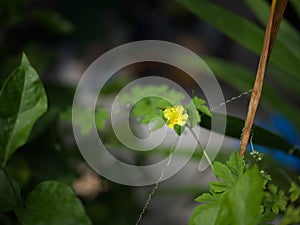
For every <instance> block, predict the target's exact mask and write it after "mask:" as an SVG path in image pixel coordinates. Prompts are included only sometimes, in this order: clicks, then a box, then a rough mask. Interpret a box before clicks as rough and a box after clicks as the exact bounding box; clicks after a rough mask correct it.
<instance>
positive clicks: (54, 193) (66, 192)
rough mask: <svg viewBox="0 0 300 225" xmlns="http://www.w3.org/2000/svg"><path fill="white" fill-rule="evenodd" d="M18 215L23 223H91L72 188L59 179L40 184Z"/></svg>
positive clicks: (35, 224) (49, 224) (66, 224)
mask: <svg viewBox="0 0 300 225" xmlns="http://www.w3.org/2000/svg"><path fill="white" fill-rule="evenodd" d="M16 215H17V218H18V219H19V221H20V222H21V223H22V224H23V225H91V221H90V220H89V218H88V217H87V215H86V213H85V211H84V208H83V206H82V203H81V202H80V200H79V199H78V198H77V197H76V196H75V194H74V192H73V191H72V189H71V188H70V187H68V186H67V185H65V184H63V183H60V182H57V181H46V182H43V183H40V184H38V185H37V186H36V187H35V189H34V190H33V191H32V192H31V193H30V195H29V197H28V199H27V201H26V208H25V209H18V210H16Z"/></svg>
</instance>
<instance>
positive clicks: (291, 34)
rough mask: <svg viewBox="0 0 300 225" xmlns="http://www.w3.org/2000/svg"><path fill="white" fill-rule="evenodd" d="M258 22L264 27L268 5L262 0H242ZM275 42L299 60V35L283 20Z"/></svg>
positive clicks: (268, 9)
mask: <svg viewBox="0 0 300 225" xmlns="http://www.w3.org/2000/svg"><path fill="white" fill-rule="evenodd" d="M244 1H245V3H246V4H247V5H248V7H249V8H250V9H251V10H252V12H253V13H254V14H255V16H256V17H257V19H259V21H260V22H261V23H262V24H264V25H266V22H267V20H268V14H269V11H270V4H269V3H267V1H265V0H263V1H261V0H244ZM277 42H280V43H281V44H282V45H284V46H285V48H287V49H289V51H291V52H292V53H293V54H294V55H295V56H296V57H297V58H298V59H300V45H299V42H300V33H299V32H298V31H297V30H296V29H295V28H294V27H293V26H292V25H291V24H290V23H289V21H287V20H285V19H284V18H283V19H282V21H281V24H280V29H279V31H278V35H277Z"/></svg>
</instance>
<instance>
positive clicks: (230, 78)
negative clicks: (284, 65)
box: [203, 56, 300, 128]
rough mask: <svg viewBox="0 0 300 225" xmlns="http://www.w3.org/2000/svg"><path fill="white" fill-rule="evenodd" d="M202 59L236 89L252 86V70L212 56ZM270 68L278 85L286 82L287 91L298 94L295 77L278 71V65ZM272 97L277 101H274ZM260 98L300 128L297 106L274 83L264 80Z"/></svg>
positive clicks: (243, 89)
mask: <svg viewBox="0 0 300 225" xmlns="http://www.w3.org/2000/svg"><path fill="white" fill-rule="evenodd" d="M203 60H204V61H205V63H207V65H208V66H209V68H211V70H212V71H213V72H214V74H215V75H216V76H217V77H218V78H219V79H221V80H223V81H224V82H227V83H228V84H229V85H231V86H232V87H234V88H236V89H237V90H239V91H241V92H243V93H244V92H245V91H248V90H250V89H251V88H252V85H253V82H254V79H255V72H254V71H253V72H252V71H251V70H249V69H246V68H245V67H242V66H240V65H238V64H235V63H232V62H229V61H225V60H222V59H217V58H214V57H207V56H205V57H203ZM271 69H272V71H275V72H272V75H273V77H275V76H276V77H278V80H279V82H280V85H282V86H283V85H284V83H286V85H285V86H283V87H285V88H286V89H288V91H289V92H291V93H294V94H295V95H299V94H300V91H299V88H298V86H299V85H297V84H298V83H299V82H297V81H295V79H289V77H288V76H286V72H285V71H282V70H281V71H280V69H279V68H278V67H274V66H273V67H271ZM277 73H279V74H277ZM282 76H284V77H285V79H282ZM249 96H250V95H249ZM274 99H276V100H277V101H274ZM261 100H262V103H264V104H266V105H268V106H270V107H272V108H273V109H276V110H278V111H279V112H282V113H284V114H285V115H286V116H287V117H288V118H289V119H290V120H291V121H292V122H293V123H294V124H295V125H297V127H299V128H300V120H299V119H298V116H297V114H300V110H299V108H298V107H296V106H295V105H293V104H290V103H289V102H287V101H286V100H285V98H284V97H283V95H282V93H280V92H278V90H277V89H276V88H275V87H274V85H271V84H270V83H269V82H268V81H265V82H264V87H263V95H262V99H261Z"/></svg>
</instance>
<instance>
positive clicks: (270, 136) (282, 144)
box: [200, 113, 300, 158]
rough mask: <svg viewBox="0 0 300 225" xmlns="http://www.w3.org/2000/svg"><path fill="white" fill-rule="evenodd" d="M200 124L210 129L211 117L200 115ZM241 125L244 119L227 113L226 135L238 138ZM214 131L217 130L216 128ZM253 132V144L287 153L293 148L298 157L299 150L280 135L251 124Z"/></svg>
mask: <svg viewBox="0 0 300 225" xmlns="http://www.w3.org/2000/svg"><path fill="white" fill-rule="evenodd" d="M214 116H215V118H217V117H223V116H224V115H219V114H216V113H215V114H214V115H213V117H214ZM200 126H202V127H204V128H207V129H211V118H210V117H209V116H202V120H201V123H200ZM243 127H244V120H242V119H239V118H236V117H232V116H228V115H227V128H226V131H225V135H226V136H229V137H233V138H237V139H240V137H241V132H242V129H243ZM214 131H216V132H218V130H217V129H216V130H214ZM253 134H254V136H253V139H252V142H253V144H255V145H261V146H265V147H268V148H273V149H279V150H281V151H284V152H286V153H287V154H290V151H291V150H292V149H294V151H293V153H292V154H293V155H294V156H297V157H299V158H300V150H299V149H295V146H293V145H291V144H290V143H289V142H287V141H286V140H285V139H284V138H282V137H281V136H279V135H277V134H275V133H273V132H271V131H268V130H266V129H264V128H262V127H259V126H257V125H254V126H253ZM270 140H272V141H270Z"/></svg>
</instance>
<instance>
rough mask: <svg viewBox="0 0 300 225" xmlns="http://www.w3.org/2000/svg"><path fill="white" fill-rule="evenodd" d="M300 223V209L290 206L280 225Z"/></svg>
mask: <svg viewBox="0 0 300 225" xmlns="http://www.w3.org/2000/svg"><path fill="white" fill-rule="evenodd" d="M299 223H300V207H294V206H292V205H290V206H288V208H287V209H286V212H285V214H284V216H283V218H282V220H281V222H280V225H291V224H299Z"/></svg>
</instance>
